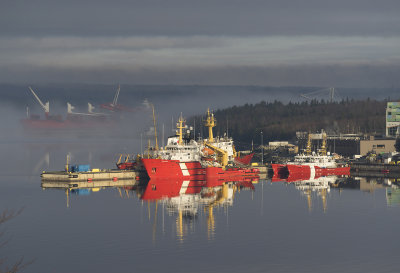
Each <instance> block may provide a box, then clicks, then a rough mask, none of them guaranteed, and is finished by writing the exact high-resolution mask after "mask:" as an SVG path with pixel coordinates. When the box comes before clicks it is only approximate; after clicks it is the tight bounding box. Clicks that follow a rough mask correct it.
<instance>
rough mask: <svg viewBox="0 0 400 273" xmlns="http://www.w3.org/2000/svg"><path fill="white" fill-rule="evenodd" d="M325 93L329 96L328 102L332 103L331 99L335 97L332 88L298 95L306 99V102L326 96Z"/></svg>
mask: <svg viewBox="0 0 400 273" xmlns="http://www.w3.org/2000/svg"><path fill="white" fill-rule="evenodd" d="M327 92H328V95H329V101H330V102H333V99H334V96H335V88H334V87H329V88H323V89H318V90H316V91H313V92H310V93H305V94H300V97H302V98H305V99H308V100H312V99H315V98H316V96H318V95H323V94H326V93H327Z"/></svg>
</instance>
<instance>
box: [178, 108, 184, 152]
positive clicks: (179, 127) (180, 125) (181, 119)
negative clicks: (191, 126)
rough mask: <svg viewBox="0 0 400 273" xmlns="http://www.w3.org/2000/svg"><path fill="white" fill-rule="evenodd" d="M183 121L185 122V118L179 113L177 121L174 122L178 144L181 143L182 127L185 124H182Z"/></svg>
mask: <svg viewBox="0 0 400 273" xmlns="http://www.w3.org/2000/svg"><path fill="white" fill-rule="evenodd" d="M184 122H185V120H184V119H183V117H182V114H181V116H180V117H179V119H178V123H177V124H176V127H177V129H178V130H177V131H176V134H177V135H178V137H179V140H178V144H180V145H182V144H183V128H185V126H183V123H184Z"/></svg>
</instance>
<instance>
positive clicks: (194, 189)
mask: <svg viewBox="0 0 400 273" xmlns="http://www.w3.org/2000/svg"><path fill="white" fill-rule="evenodd" d="M257 182H258V180H255V179H249V178H243V179H242V180H240V181H225V180H221V179H215V180H214V179H209V180H207V181H202V180H179V179H177V180H166V179H152V180H147V181H136V180H118V181H93V182H87V181H84V182H60V181H42V188H43V189H58V190H63V191H65V196H66V205H67V207H70V196H71V195H76V196H87V195H90V194H91V193H96V192H99V191H101V190H107V189H116V190H117V191H118V193H119V197H121V198H131V197H132V196H137V198H138V199H139V200H141V201H143V202H147V211H148V218H149V220H151V218H153V240H155V234H156V227H157V218H158V210H159V206H160V205H162V209H163V212H162V213H163V218H164V211H165V212H166V213H167V214H168V216H169V217H173V218H175V229H176V236H177V239H178V240H180V241H182V240H184V238H185V237H186V236H187V235H188V234H189V233H191V232H192V231H193V230H194V225H195V222H196V221H197V220H199V215H201V216H202V217H201V219H204V218H205V219H206V224H207V237H208V239H213V238H214V237H215V231H216V220H215V215H214V211H215V210H219V209H223V210H224V212H225V213H227V211H228V209H227V208H228V207H231V206H233V200H234V197H235V195H236V194H237V193H240V192H241V191H243V190H254V185H253V183H257ZM151 207H153V208H151ZM153 209H154V211H153ZM151 214H153V215H154V216H153V217H151ZM203 216H204V217H203ZM163 225H164V223H163Z"/></svg>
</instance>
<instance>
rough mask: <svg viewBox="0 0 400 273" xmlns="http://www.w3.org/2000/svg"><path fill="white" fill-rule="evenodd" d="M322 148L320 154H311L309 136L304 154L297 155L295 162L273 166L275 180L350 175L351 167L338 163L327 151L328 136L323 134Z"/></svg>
mask: <svg viewBox="0 0 400 273" xmlns="http://www.w3.org/2000/svg"><path fill="white" fill-rule="evenodd" d="M322 135H323V141H322V146H321V148H320V149H319V151H318V153H315V152H311V138H310V135H309V136H308V142H307V148H306V150H305V152H304V153H302V154H299V155H296V156H295V158H294V160H293V161H291V162H287V163H286V164H271V167H272V169H273V171H274V178H275V179H279V178H287V177H289V176H292V177H293V176H300V177H308V178H310V179H313V178H314V177H321V176H329V175H349V174H350V167H349V166H343V165H340V164H338V163H337V162H336V159H335V158H334V157H333V156H332V155H331V154H330V153H328V152H327V151H326V134H325V133H323V134H322Z"/></svg>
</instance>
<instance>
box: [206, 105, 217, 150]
mask: <svg viewBox="0 0 400 273" xmlns="http://www.w3.org/2000/svg"><path fill="white" fill-rule="evenodd" d="M216 123H217V121H216V120H215V117H214V114H213V113H210V109H208V110H207V119H206V122H205V124H204V125H205V126H206V127H208V142H209V143H212V142H214V136H213V131H212V128H213V127H215V126H216V125H217V124H216Z"/></svg>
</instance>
